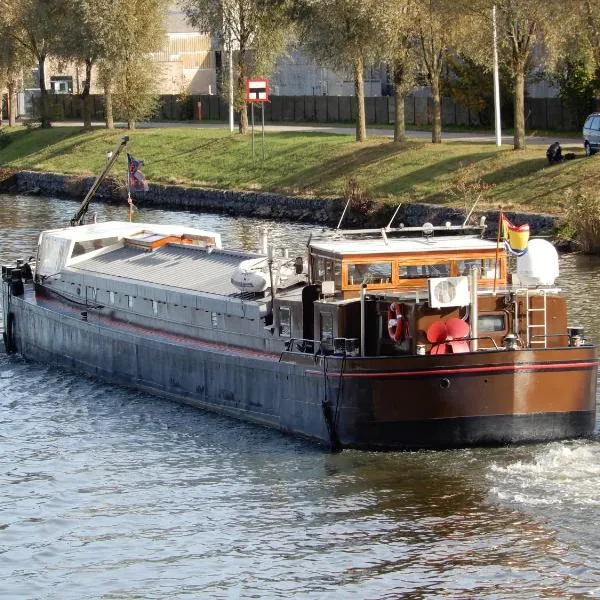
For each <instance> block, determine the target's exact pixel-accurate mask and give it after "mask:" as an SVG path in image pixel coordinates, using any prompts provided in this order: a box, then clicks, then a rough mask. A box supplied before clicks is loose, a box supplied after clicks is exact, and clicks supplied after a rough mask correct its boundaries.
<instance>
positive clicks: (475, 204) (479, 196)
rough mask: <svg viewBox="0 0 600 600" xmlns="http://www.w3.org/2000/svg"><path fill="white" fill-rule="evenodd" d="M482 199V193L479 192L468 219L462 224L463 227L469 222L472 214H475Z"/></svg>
mask: <svg viewBox="0 0 600 600" xmlns="http://www.w3.org/2000/svg"><path fill="white" fill-rule="evenodd" d="M480 200H481V194H479V195H478V196H477V198H475V202H473V206H471V210H470V211H469V214H468V215H467V217H466V219H465V220H464V221H463V224H462V226H463V227H464V226H465V225H466V224H467V223H468V221H469V219H470V218H471V215H472V214H473V211H474V210H475V207H476V206H477V203H478V202H479V201H480Z"/></svg>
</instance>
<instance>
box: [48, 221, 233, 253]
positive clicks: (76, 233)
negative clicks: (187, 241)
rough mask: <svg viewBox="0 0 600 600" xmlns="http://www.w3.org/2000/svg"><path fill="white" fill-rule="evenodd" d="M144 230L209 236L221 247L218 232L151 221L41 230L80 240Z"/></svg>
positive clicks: (125, 235)
mask: <svg viewBox="0 0 600 600" xmlns="http://www.w3.org/2000/svg"><path fill="white" fill-rule="evenodd" d="M144 232H152V233H155V234H158V235H174V236H182V235H184V234H188V235H197V236H202V237H211V238H214V240H215V245H216V246H217V248H220V247H221V236H220V234H218V233H213V232H209V231H204V230H201V229H196V228H194V227H185V226H182V225H170V224H167V225H158V224H153V223H129V222H127V221H104V222H101V223H90V224H88V225H79V226H77V227H63V228H61V229H50V230H47V231H44V232H42V235H43V236H44V237H54V238H59V239H64V240H72V241H76V242H82V241H86V240H94V239H100V238H108V237H118V238H127V237H132V236H135V235H138V234H141V233H144Z"/></svg>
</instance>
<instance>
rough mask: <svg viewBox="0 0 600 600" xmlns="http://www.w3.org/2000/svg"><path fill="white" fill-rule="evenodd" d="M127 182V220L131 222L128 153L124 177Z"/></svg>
mask: <svg viewBox="0 0 600 600" xmlns="http://www.w3.org/2000/svg"><path fill="white" fill-rule="evenodd" d="M125 181H126V182H127V204H128V205H129V222H130V223H131V189H130V187H129V154H128V155H127V177H126V178H125Z"/></svg>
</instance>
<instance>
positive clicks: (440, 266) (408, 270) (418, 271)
mask: <svg viewBox="0 0 600 600" xmlns="http://www.w3.org/2000/svg"><path fill="white" fill-rule="evenodd" d="M449 275H450V265H449V264H448V263H434V264H427V265H398V277H400V279H426V278H428V277H448V276H449Z"/></svg>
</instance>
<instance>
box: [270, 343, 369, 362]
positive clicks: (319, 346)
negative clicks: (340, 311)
mask: <svg viewBox="0 0 600 600" xmlns="http://www.w3.org/2000/svg"><path fill="white" fill-rule="evenodd" d="M285 352H291V353H293V354H312V355H313V356H315V357H316V356H320V355H322V356H340V357H341V356H359V355H360V344H359V339H358V338H342V337H336V338H328V339H323V340H311V339H306V338H290V339H289V340H288V341H287V342H286V343H285V350H284V351H283V352H282V353H281V356H280V357H279V360H280V361H281V358H282V357H283V354H284V353H285Z"/></svg>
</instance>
